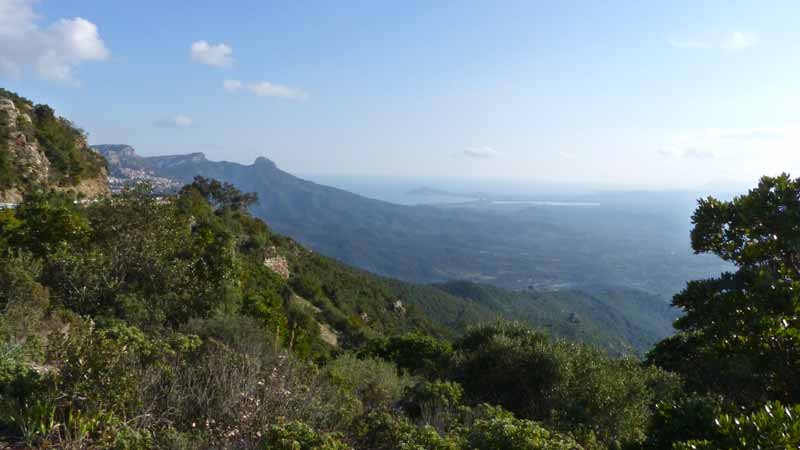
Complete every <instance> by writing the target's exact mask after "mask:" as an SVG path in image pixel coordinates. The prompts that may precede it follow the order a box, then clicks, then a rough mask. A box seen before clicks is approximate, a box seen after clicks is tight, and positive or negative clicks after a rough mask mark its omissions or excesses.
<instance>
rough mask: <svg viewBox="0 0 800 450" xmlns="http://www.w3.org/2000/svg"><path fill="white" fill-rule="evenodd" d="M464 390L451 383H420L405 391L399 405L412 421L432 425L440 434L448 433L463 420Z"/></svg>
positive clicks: (464, 410) (424, 381)
mask: <svg viewBox="0 0 800 450" xmlns="http://www.w3.org/2000/svg"><path fill="white" fill-rule="evenodd" d="M463 395H464V389H463V388H462V387H461V386H460V385H459V384H458V383H455V382H452V381H426V380H423V381H420V382H418V383H416V384H415V385H414V386H412V387H410V388H408V389H406V391H405V394H404V395H403V400H402V402H401V405H402V407H403V411H405V413H406V414H407V415H408V416H409V417H410V418H412V419H415V420H417V421H420V422H423V423H427V424H430V425H432V426H433V427H434V428H436V429H437V430H438V431H440V432H447V431H450V430H451V429H452V428H454V427H455V426H457V425H458V423H459V422H460V421H461V420H462V419H463V417H464V415H465V413H466V410H467V408H466V407H465V406H464V405H463V404H462V397H463Z"/></svg>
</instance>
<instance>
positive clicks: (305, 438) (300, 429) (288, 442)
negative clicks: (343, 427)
mask: <svg viewBox="0 0 800 450" xmlns="http://www.w3.org/2000/svg"><path fill="white" fill-rule="evenodd" d="M261 448H263V449H264V450H349V449H350V447H349V446H348V445H347V444H345V443H344V442H342V440H341V436H340V435H337V434H327V433H322V434H321V433H317V432H316V431H314V429H313V428H311V427H310V426H308V425H306V424H305V423H303V422H289V423H287V424H285V425H273V426H271V427H269V430H268V431H267V433H266V436H265V438H264V440H263V442H262V445H261Z"/></svg>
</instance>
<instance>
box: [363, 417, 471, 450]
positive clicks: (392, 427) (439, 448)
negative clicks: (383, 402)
mask: <svg viewBox="0 0 800 450" xmlns="http://www.w3.org/2000/svg"><path fill="white" fill-rule="evenodd" d="M355 434H356V439H357V441H358V443H359V447H360V448H365V449H370V450H397V449H402V450H457V449H458V448H459V446H458V443H457V442H456V441H455V440H454V439H451V438H447V437H443V436H441V435H440V434H439V433H437V432H436V430H434V429H433V427H430V426H422V427H417V426H415V425H413V424H411V423H410V422H409V421H408V420H406V419H404V418H403V417H400V416H397V415H394V414H391V413H388V412H385V411H383V412H373V413H370V414H368V415H367V416H365V417H364V418H363V419H362V420H361V421H360V423H359V424H358V426H357V429H356V433H355Z"/></svg>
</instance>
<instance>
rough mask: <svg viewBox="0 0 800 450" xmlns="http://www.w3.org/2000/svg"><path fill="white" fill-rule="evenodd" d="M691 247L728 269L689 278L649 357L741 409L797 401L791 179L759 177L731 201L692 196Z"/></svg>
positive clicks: (797, 216)
mask: <svg viewBox="0 0 800 450" xmlns="http://www.w3.org/2000/svg"><path fill="white" fill-rule="evenodd" d="M692 221H693V223H694V229H693V230H692V248H693V249H694V251H695V252H696V253H713V254H716V255H718V256H719V257H720V258H722V259H724V260H726V261H729V262H731V263H732V264H734V265H735V266H736V271H735V272H733V273H724V274H722V275H721V276H720V277H718V278H715V279H708V280H699V281H692V282H690V283H689V284H688V285H687V286H686V288H685V289H684V290H683V291H682V292H681V293H680V294H678V295H676V296H675V298H674V300H673V304H674V305H675V306H678V307H681V308H682V309H683V310H684V311H685V315H684V316H683V317H681V318H680V319H679V320H678V321H677V322H676V324H675V327H676V328H677V329H678V331H679V333H678V334H677V335H676V336H674V337H672V338H669V339H667V340H665V341H662V342H661V343H659V344H658V345H657V346H656V348H655V349H654V350H653V351H652V352H651V353H650V355H649V359H650V361H652V362H654V363H656V364H659V365H661V366H662V367H664V368H667V369H669V370H673V371H676V372H678V373H680V374H681V375H683V376H684V377H685V378H686V380H687V382H688V384H689V388H690V389H692V390H696V391H700V392H711V393H718V394H722V395H724V396H725V397H726V398H728V399H731V400H733V401H736V402H737V403H740V404H742V405H748V406H756V405H759V404H763V403H764V402H766V401H768V400H779V401H782V402H787V403H800V384H798V383H797V382H796V380H798V379H800V316H798V314H797V311H798V310H800V252H799V251H798V250H799V249H800V179H794V180H793V179H791V178H790V177H789V175H787V174H783V175H780V176H778V177H764V178H762V179H761V181H760V182H759V184H758V187H756V188H755V189H752V190H750V191H749V192H748V193H747V194H746V195H743V196H739V197H736V198H734V199H733V200H731V201H721V200H717V199H715V198H711V197H709V198H707V199H704V200H700V201H699V204H698V207H697V210H696V211H695V213H694V215H693V217H692Z"/></svg>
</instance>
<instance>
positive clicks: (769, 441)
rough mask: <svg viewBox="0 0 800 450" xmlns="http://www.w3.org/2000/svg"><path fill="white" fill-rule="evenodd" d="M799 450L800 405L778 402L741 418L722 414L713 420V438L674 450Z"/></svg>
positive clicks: (700, 440)
mask: <svg viewBox="0 0 800 450" xmlns="http://www.w3.org/2000/svg"><path fill="white" fill-rule="evenodd" d="M798 447H800V406H794V407H789V406H783V405H781V404H780V403H779V402H771V403H767V404H766V405H764V406H763V407H762V408H760V409H759V410H758V411H756V412H754V413H752V414H749V415H741V416H738V417H737V416H732V415H728V414H723V415H721V416H719V417H717V418H716V419H715V420H714V427H713V428H712V431H711V436H710V437H708V438H705V439H693V440H690V441H687V442H681V443H678V444H675V446H674V447H672V448H673V449H674V450H718V449H725V450H752V449H781V450H783V449H786V450H788V449H796V448H798Z"/></svg>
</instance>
